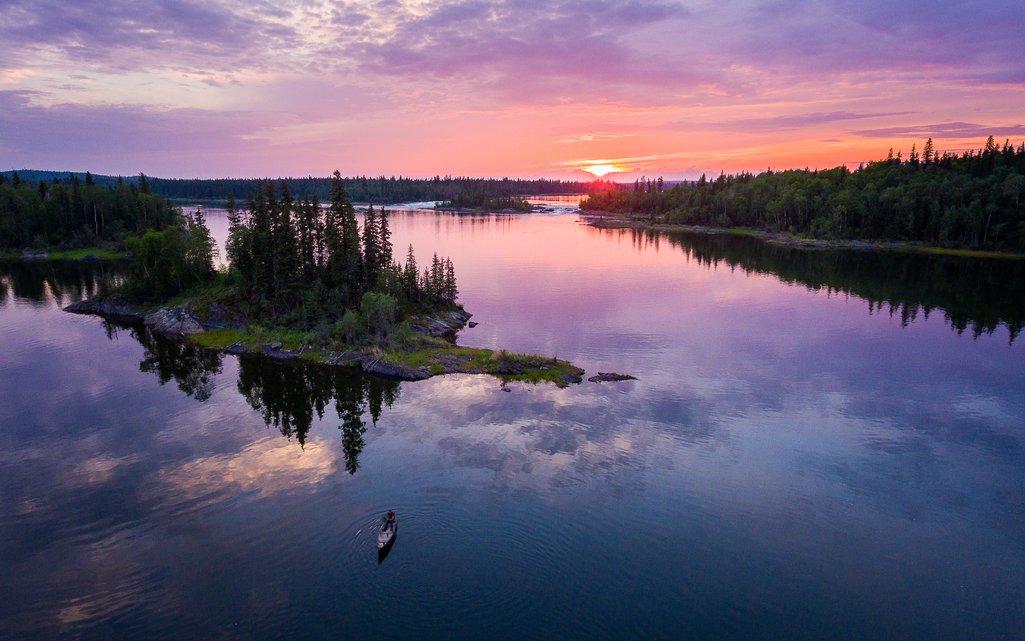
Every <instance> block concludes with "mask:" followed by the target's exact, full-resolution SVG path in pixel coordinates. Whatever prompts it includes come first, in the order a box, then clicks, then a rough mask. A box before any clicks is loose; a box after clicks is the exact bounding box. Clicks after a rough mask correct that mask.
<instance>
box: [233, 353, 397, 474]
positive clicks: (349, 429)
mask: <svg viewBox="0 0 1025 641" xmlns="http://www.w3.org/2000/svg"><path fill="white" fill-rule="evenodd" d="M238 391H239V392H240V393H241V394H242V396H243V397H244V398H245V399H246V401H247V402H248V403H249V405H250V406H252V407H253V409H255V410H257V411H259V412H260V413H261V414H262V415H263V420H264V422H265V423H266V424H267V425H268V426H274V427H275V428H277V429H278V430H280V431H281V434H282V435H284V436H288V437H292V436H295V439H296V441H297V442H298V443H299V444H300V445H304V444H305V443H306V435H307V433H308V432H309V430H310V427H312V425H313V420H314V419H313V417H314V414H316V416H317V418H318V419H322V418H323V417H324V410H325V408H326V407H327V406H328V404H329V403H330V402H331V400H332V399H334V401H335V410H336V411H337V412H338V416H339V418H340V419H341V424H340V425H339V430H341V433H342V434H341V435H342V452H343V454H344V456H345V469H346V470H347V471H348V472H349V474H355V473H356V470H358V469H359V456H360V453H362V451H363V447H364V446H365V445H366V441H365V440H364V438H363V435H364V434H365V433H366V430H367V426H366V423H365V422H364V421H363V414H364V413H365V412H366V411H367V409H369V410H370V419H371V421H373V423H374V424H376V423H377V421H378V420H379V419H380V417H381V410H382V408H383V407H384V406H388V407H390V406H391V405H392V403H394V402H395V400H396V399H397V398H398V395H399V383H398V382H397V381H390V380H385V379H379V378H370V377H365V376H362V375H361V374H359V373H358V372H352V371H346V370H339V369H336V368H329V367H321V366H316V365H304V364H295V363H276V362H270V361H268V360H266V359H265V358H261V357H259V356H243V357H241V358H240V359H239V375H238Z"/></svg>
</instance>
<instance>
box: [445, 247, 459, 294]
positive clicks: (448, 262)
mask: <svg viewBox="0 0 1025 641" xmlns="http://www.w3.org/2000/svg"><path fill="white" fill-rule="evenodd" d="M457 296H459V290H458V288H456V269H455V267H454V266H453V265H452V259H451V258H446V259H445V298H446V299H447V300H448V301H449V302H450V303H455V302H456V297H457Z"/></svg>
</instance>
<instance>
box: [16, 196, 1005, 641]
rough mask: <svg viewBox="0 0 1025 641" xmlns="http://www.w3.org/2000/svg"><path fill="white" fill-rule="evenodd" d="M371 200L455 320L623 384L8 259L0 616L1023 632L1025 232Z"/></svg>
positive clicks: (127, 630) (262, 623)
mask: <svg viewBox="0 0 1025 641" xmlns="http://www.w3.org/2000/svg"><path fill="white" fill-rule="evenodd" d="M207 216H208V219H209V220H210V223H211V227H212V228H213V230H214V232H215V234H217V235H219V236H220V237H221V239H222V242H223V236H224V233H225V230H226V223H225V221H224V216H223V212H219V211H216V210H207ZM391 226H392V231H393V242H394V246H395V255H396V256H403V257H404V256H405V253H406V248H407V246H408V245H409V244H410V243H412V244H413V245H414V247H415V248H416V251H417V258H418V262H419V263H420V264H421V265H423V264H425V263H427V264H429V261H430V256H431V254H432V253H433V252H437V253H438V254H440V255H442V256H450V257H451V258H452V260H453V262H454V263H455V266H456V272H457V275H458V282H459V290H460V300H461V302H462V303H463V304H464V306H465V307H466V309H467V310H468V311H470V312H472V313H473V314H474V320H475V321H477V322H479V326H477V327H475V328H472V329H465V330H463V331H462V332H461V333H460V336H459V342H460V343H461V344H466V345H471V346H478V347H487V348H506V349H509V350H513V351H520V352H530V353H538V354H542V355H545V356H557V357H558V358H561V359H568V360H570V361H572V362H573V363H574V364H576V365H578V366H580V367H583V368H585V369H586V370H587V376H590V375H594V374H596V373H598V372H599V371H602V372H621V373H627V374H632V375H634V376H636V377H637V380H636V381H629V382H619V383H602V384H597V383H591V382H586V381H585V382H584V383H582V384H580V385H573V386H570V387H568V388H565V389H559V388H557V387H555V386H553V385H537V386H533V385H529V384H521V383H511V384H508V385H503V384H502V382H501V381H500V380H498V379H496V378H491V377H486V376H471V375H450V376H443V377H436V378H433V379H430V380H427V381H422V382H415V383H406V382H403V383H399V382H395V381H388V380H384V379H378V378H366V377H363V376H361V375H360V374H359V373H358V372H352V371H348V370H330V369H322V368H307V367H300V366H288V365H278V364H274V363H268V362H265V361H262V360H260V359H256V358H253V357H244V358H238V357H235V356H222V355H217V354H211V353H207V352H202V351H199V350H196V349H192V348H188V347H185V346H182V345H179V344H176V343H173V342H169V341H166V340H162V339H156V338H154V337H152V336H149V335H148V334H147V333H146V332H145V330H141V329H138V328H124V327H116V326H113V325H110V324H108V323H105V322H103V321H102V320H101V319H99V318H95V317H87V316H76V315H71V314H66V313H63V312H62V311H61V307H62V306H63V305H66V304H68V303H70V302H72V301H74V300H77V299H79V298H81V297H82V296H85V295H87V294H88V293H90V292H91V291H93V289H94V287H95V282H96V279H97V278H98V277H99V276H100V275H101V273H102V272H104V271H106V270H110V269H114V268H113V267H109V266H103V265H95V264H83V265H47V264H25V265H6V266H0V338H2V344H3V355H2V357H0V479H2V484H0V637H3V638H12V639H13V638H18V639H54V638H72V639H112V638H119V639H127V638H145V639H181V638H199V639H282V638H288V639H324V638H331V639H362V638H370V637H376V638H389V639H413V638H416V639H480V638H487V639H530V638H560V639H709V640H712V639H715V640H723V639H773V638H776V639H791V640H795V639H807V640H815V641H822V640H826V639H859V640H870V639H880V640H883V639H922V640H938V639H951V640H954V639H957V640H961V639H993V640H1020V639H1025V632H1023V630H1025V607H1023V604H1025V347H1023V344H1022V343H1023V340H1022V337H1020V336H1019V335H1018V334H1019V332H1020V329H1021V327H1022V323H1023V321H1025V265H1023V263H1025V261H994V260H967V259H962V258H947V257H936V256H925V255H921V256H919V255H909V254H895V253H867V252H853V251H848V252H837V251H807V250H795V249H789V248H784V247H776V246H772V245H768V244H765V243H762V242H760V241H757V240H754V239H750V238H743V237H727V236H703V235H686V234H676V235H666V234H649V233H643V232H637V231H632V230H607V229H597V228H593V227H589V226H586V225H584V224H582V223H581V222H580V221H579V220H578V219H577V216H576V214H575V213H574V212H573V208H572V201H566V200H565V199H564V200H563V201H562V202H553V203H552V207H551V208H550V210H549V211H547V212H545V213H537V214H531V215H516V216H457V215H450V214H437V213H434V212H429V211H416V210H412V209H403V210H398V211H396V212H395V213H393V215H392V218H391ZM389 508H394V509H395V510H396V511H397V513H398V515H399V523H400V525H399V531H398V534H397V537H396V540H395V544H394V547H393V549H392V550H391V551H390V553H389V555H388V556H387V557H386V558H384V559H383V560H379V558H378V555H377V549H376V545H375V534H376V531H375V530H376V523H377V522H378V520H379V519H380V517H381V515H382V513H383V512H384V511H386V510H387V509H389ZM379 561H380V562H379Z"/></svg>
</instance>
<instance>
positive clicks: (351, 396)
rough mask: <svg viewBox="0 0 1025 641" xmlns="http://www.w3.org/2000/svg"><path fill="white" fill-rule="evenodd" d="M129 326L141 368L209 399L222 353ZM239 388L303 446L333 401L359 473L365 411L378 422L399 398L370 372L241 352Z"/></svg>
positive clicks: (352, 467) (112, 332)
mask: <svg viewBox="0 0 1025 641" xmlns="http://www.w3.org/2000/svg"><path fill="white" fill-rule="evenodd" d="M107 329H108V336H110V337H112V338H113V337H114V336H116V335H117V333H118V331H119V328H118V326H117V325H113V324H110V323H107ZM122 331H123V330H122ZM128 331H129V332H130V334H131V336H132V337H133V338H135V339H136V340H137V341H139V343H140V344H141V345H142V346H143V349H144V357H143V359H142V362H140V363H139V369H140V370H141V371H143V372H148V373H151V374H155V375H156V376H157V377H158V378H159V379H160V383H161V384H165V383H167V382H169V381H171V380H172V379H173V380H174V381H175V383H176V384H177V385H178V389H180V390H181V391H182V392H184V393H185V394H186V395H188V396H190V397H192V398H195V399H196V400H198V401H200V402H204V401H206V400H207V399H209V398H210V395H211V394H212V393H213V390H214V383H215V378H216V376H217V375H218V374H220V373H221V370H222V368H223V359H224V355H223V354H220V353H218V352H215V351H211V350H207V349H203V348H199V347H195V346H192V345H189V344H187V343H184V342H180V341H174V340H170V339H167V338H163V337H161V336H156V335H154V334H153V333H152V332H150V331H149V330H147V329H146V328H144V327H130V328H128ZM238 391H239V392H240V393H241V394H242V396H243V398H245V399H246V402H248V403H249V405H250V406H251V407H252V408H253V409H255V410H257V411H258V412H260V413H261V415H262V417H263V420H264V423H266V424H267V426H268V427H270V426H273V427H274V428H275V429H277V430H279V431H280V432H281V434H282V435H283V436H286V437H288V438H291V437H293V436H294V437H295V439H296V441H298V443H299V445H300V446H303V445H305V443H306V435H307V434H308V433H309V431H310V428H311V427H312V426H313V421H314V415H316V418H317V419H318V420H319V419H323V418H324V412H325V411H326V410H327V408H328V407H329V406H330V404H331V401H332V400H333V401H334V408H335V410H336V411H337V413H338V416H339V417H340V419H341V424H340V425H339V429H340V430H341V433H342V452H343V454H344V457H345V469H346V470H348V472H349V474H355V473H356V470H358V469H359V456H360V454H361V453H362V452H363V448H364V447H365V445H366V440H365V439H364V434H365V433H366V431H367V425H366V422H365V421H364V420H363V415H364V414H365V413H366V412H367V411H368V410H369V413H370V420H371V421H372V422H373V424H375V425H376V424H377V421H378V420H379V419H380V417H381V411H382V409H383V408H384V407H385V406H388V407H390V406H391V405H392V403H394V402H395V400H396V399H397V398H398V395H399V382H398V381H390V380H385V379H381V378H377V377H367V376H364V375H362V373H361V372H359V371H354V370H346V369H338V368H332V367H325V366H319V365H310V364H305V363H291V362H286V363H282V362H279V361H272V360H269V359H267V358H265V357H261V356H256V355H243V356H240V357H239V374H238Z"/></svg>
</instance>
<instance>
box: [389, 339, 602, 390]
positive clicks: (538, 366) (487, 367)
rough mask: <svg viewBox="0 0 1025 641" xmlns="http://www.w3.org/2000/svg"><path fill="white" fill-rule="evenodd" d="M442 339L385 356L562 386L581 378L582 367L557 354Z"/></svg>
mask: <svg viewBox="0 0 1025 641" xmlns="http://www.w3.org/2000/svg"><path fill="white" fill-rule="evenodd" d="M440 343H441V344H434V345H430V346H426V347H422V348H421V349H416V350H413V351H400V350H385V351H384V357H385V360H386V361H388V362H395V363H401V364H403V365H408V366H411V367H416V368H420V369H425V370H427V371H429V372H431V373H432V374H443V373H445V372H464V373H468V374H475V373H477V374H490V375H492V376H497V377H499V378H501V379H502V380H503V381H506V382H509V381H520V382H525V383H544V382H548V383H555V384H556V385H557V386H559V387H566V386H567V385H568V384H569V383H570V382H574V381H575V382H579V381H580V377H581V376H582V374H583V370H581V369H580V368H578V367H576V366H574V365H573V364H571V363H569V362H567V361H560V360H559V359H557V358H555V357H548V356H540V355H538V354H513V353H511V352H507V351H505V350H498V351H493V350H490V349H482V348H478V347H459V346H457V345H450V344H447V343H444V341H440Z"/></svg>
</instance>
